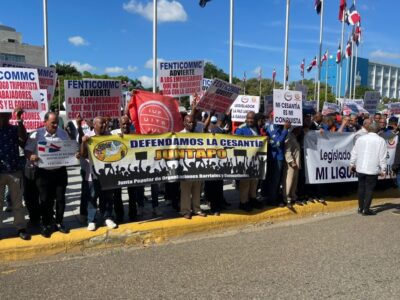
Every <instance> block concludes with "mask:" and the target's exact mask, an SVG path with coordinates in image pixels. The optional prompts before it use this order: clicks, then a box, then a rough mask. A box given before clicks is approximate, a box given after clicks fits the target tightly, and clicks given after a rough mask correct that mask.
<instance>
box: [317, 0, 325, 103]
mask: <svg viewBox="0 0 400 300" xmlns="http://www.w3.org/2000/svg"><path fill="white" fill-rule="evenodd" d="M324 6H325V1H324V0H322V1H321V18H320V25H319V55H318V62H317V63H318V83H317V85H318V87H317V107H319V98H320V88H321V67H322V66H321V55H322V37H323V32H324Z"/></svg>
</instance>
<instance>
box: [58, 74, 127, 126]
mask: <svg viewBox="0 0 400 300" xmlns="http://www.w3.org/2000/svg"><path fill="white" fill-rule="evenodd" d="M64 90H65V105H66V107H65V110H66V115H67V119H68V120H74V119H75V118H76V116H77V114H80V115H81V117H82V119H94V118H96V117H98V116H102V117H110V118H119V117H120V116H121V95H122V94H121V81H120V80H111V79H110V80H108V79H84V80H64Z"/></svg>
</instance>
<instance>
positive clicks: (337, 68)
mask: <svg viewBox="0 0 400 300" xmlns="http://www.w3.org/2000/svg"><path fill="white" fill-rule="evenodd" d="M336 55H337V54H336ZM340 59H342V58H340ZM338 77H339V64H338V63H336V80H335V82H336V85H335V96H336V98H338V85H339V80H338Z"/></svg>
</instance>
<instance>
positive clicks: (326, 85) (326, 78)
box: [325, 53, 329, 102]
mask: <svg viewBox="0 0 400 300" xmlns="http://www.w3.org/2000/svg"><path fill="white" fill-rule="evenodd" d="M328 69H329V53H327V59H326V74H325V76H326V77H325V102H328Z"/></svg>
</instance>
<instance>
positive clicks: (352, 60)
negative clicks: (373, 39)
mask: <svg viewBox="0 0 400 300" xmlns="http://www.w3.org/2000/svg"><path fill="white" fill-rule="evenodd" d="M352 38H353V37H352ZM353 53H354V43H353V41H351V56H350V78H349V99H351V98H352V96H351V95H352V93H353V65H354V59H353Z"/></svg>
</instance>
